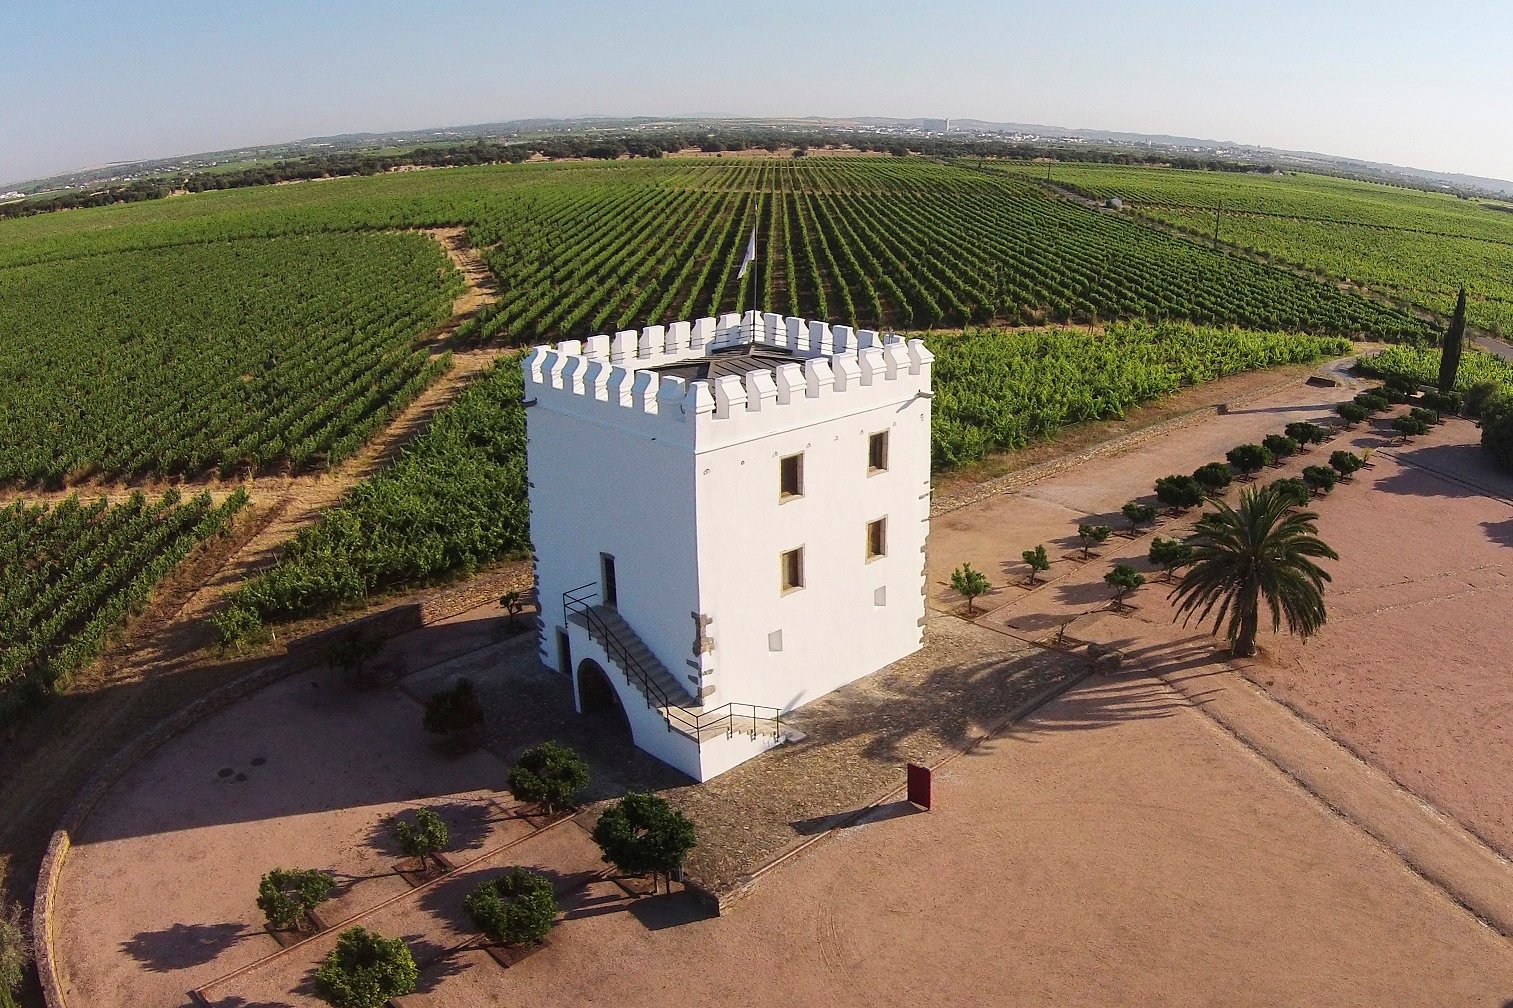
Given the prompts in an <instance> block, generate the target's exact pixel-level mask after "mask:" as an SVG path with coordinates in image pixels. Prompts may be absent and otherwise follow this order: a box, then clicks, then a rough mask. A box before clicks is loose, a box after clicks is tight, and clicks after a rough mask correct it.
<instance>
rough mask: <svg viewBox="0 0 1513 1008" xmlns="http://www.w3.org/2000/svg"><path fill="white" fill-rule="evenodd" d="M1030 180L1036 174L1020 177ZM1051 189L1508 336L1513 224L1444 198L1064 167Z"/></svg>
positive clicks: (1364, 185)
mask: <svg viewBox="0 0 1513 1008" xmlns="http://www.w3.org/2000/svg"><path fill="white" fill-rule="evenodd" d="M1024 171H1025V172H1027V173H1028V172H1029V171H1030V170H1029V169H1024ZM1052 175H1053V181H1054V183H1055V184H1056V185H1060V186H1063V187H1066V188H1070V189H1073V190H1075V191H1077V192H1079V193H1082V194H1084V195H1087V196H1090V197H1094V198H1097V199H1104V198H1107V197H1111V196H1117V197H1119V198H1120V199H1122V200H1123V201H1124V202H1125V203H1126V204H1128V205H1130V206H1131V207H1133V208H1134V210H1135V211H1136V212H1137V213H1140V214H1143V215H1146V216H1149V217H1152V218H1154V219H1156V220H1159V221H1163V222H1165V223H1167V224H1171V225H1174V226H1176V227H1180V228H1183V229H1185V230H1188V231H1190V232H1192V233H1194V234H1196V235H1201V236H1205V237H1207V236H1211V235H1212V234H1213V229H1214V210H1215V208H1220V209H1221V213H1220V218H1219V238H1220V240H1221V241H1222V242H1227V243H1231V244H1234V245H1238V246H1240V247H1242V248H1245V249H1248V250H1251V251H1254V252H1260V253H1264V254H1266V255H1269V256H1271V257H1273V258H1275V259H1276V260H1277V261H1279V262H1285V263H1290V264H1293V265H1297V266H1303V267H1306V268H1308V269H1311V270H1317V271H1320V272H1323V273H1326V274H1328V275H1330V276H1333V277H1338V278H1341V279H1349V280H1350V281H1352V282H1354V283H1357V284H1364V285H1365V286H1367V287H1369V288H1371V289H1372V290H1375V291H1379V292H1381V293H1385V294H1388V295H1390V296H1393V297H1396V298H1400V299H1403V300H1406V301H1409V302H1412V303H1413V304H1416V305H1419V306H1422V307H1424V308H1427V309H1428V310H1430V311H1433V312H1436V313H1439V314H1441V315H1445V314H1448V313H1449V311H1450V309H1451V307H1452V306H1453V305H1454V303H1455V295H1456V290H1457V289H1458V288H1459V287H1460V286H1461V285H1462V284H1464V285H1465V286H1466V288H1467V292H1468V298H1469V305H1468V316H1469V318H1470V321H1471V323H1472V324H1473V325H1476V326H1480V327H1482V328H1484V329H1486V330H1488V331H1490V332H1493V333H1496V334H1500V335H1508V334H1513V215H1510V214H1508V213H1505V212H1501V211H1496V210H1489V209H1487V208H1485V207H1483V206H1481V205H1480V204H1479V203H1477V202H1476V201H1474V200H1460V199H1456V198H1455V197H1453V196H1450V195H1448V194H1443V195H1442V194H1435V193H1425V192H1419V191H1417V190H1409V189H1398V188H1394V187H1391V186H1385V185H1378V184H1374V183H1369V182H1353V181H1349V180H1346V179H1335V178H1326V177H1323V176H1315V175H1298V176H1294V175H1289V176H1282V177H1278V176H1265V175H1245V174H1238V173H1233V172H1202V171H1179V170H1174V169H1149V168H1126V167H1113V166H1107V165H1096V166H1081V165H1058V166H1056V168H1055V170H1054V171H1053V173H1052Z"/></svg>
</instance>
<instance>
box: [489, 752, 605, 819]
mask: <svg viewBox="0 0 1513 1008" xmlns="http://www.w3.org/2000/svg"><path fill="white" fill-rule="evenodd" d="M509 784H510V792H511V793H512V794H514V796H515V798H516V799H517V800H519V801H527V802H538V803H540V804H541V806H542V807H543V808H545V809H546V810H547V811H548V812H556V811H557V810H559V809H567V808H573V807H575V806H576V805H577V803H578V796H579V795H580V794H582V793H583V789H584V788H586V787H588V764H587V763H585V762H584V761H583V757H581V756H579V755H578V754H577V753H576V752H574V751H573V750H572V749H569V748H568V747H567V746H565V745H562V744H561V743H560V742H552V741H547V742H542V743H541V744H540V745H538V746H533V747H532V748H530V749H527V750H526V751H525V752H523V753H521V754H520V759H519V760H517V761H516V762H515V765H514V766H513V767H511V768H510V776H509Z"/></svg>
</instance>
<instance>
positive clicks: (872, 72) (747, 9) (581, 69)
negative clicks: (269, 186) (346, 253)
mask: <svg viewBox="0 0 1513 1008" xmlns="http://www.w3.org/2000/svg"><path fill="white" fill-rule="evenodd" d="M1510 54H1513V2H1510V0H1481V2H1473V0H1448V2H1439V3H1434V4H1422V3H1407V2H1401V0H1381V2H1376V3H1365V2H1360V3H1353V2H1352V3H1347V2H1331V0H1316V2H1303V0H1264V2H1256V0H1250V2H1244V3H1241V2H1212V3H1204V2H1199V0H1168V2H1159V0H1148V2H1142V3H1130V2H1117V0H1114V2H1104V3H1094V2H1085V0H1070V2H1067V0H1060V2H1056V0H1034V2H1019V0H1013V2H1005V0H1000V2H977V0H936V2H923V0H921V2H914V3H908V4H903V3H892V2H888V0H873V2H866V3H863V2H857V0H804V2H791V0H753V2H750V3H715V2H706V3H695V2H690V0H651V2H646V0H643V2H634V0H630V2H624V0H622V2H617V3H598V2H589V0H557V2H548V3H535V2H508V0H497V2H483V0H446V2H441V0H438V2H434V3H421V2H397V0H364V2H336V0H329V2H315V0H311V2H309V3H293V2H283V0H264V2H258V0H245V2H241V3H229V2H220V0H197V2H193V3H173V2H154V0H138V2H125V0H119V2H96V3H78V2H48V3H26V2H24V0H0V182H4V181H16V180H20V179H24V178H33V177H37V176H40V175H48V174H53V173H55V172H59V171H66V170H69V169H74V168H81V167H85V166H88V165H95V164H101V163H105V162H110V161H125V160H136V159H141V158H149V157H161V156H168V155H174V154H188V153H196V152H199V151H207V150H216V149H223V148H228V147H239V146H245V145H248V144H257V143H268V142H273V141H279V140H291V139H298V138H301V137H307V136H317V135H321V134H332V133H349V132H363V131H369V130H394V129H418V128H422V127H427V126H449V125H462V124H467V123H477V122H489V121H497V120H504V119H515V118H523V117H528V116H573V115H587V114H609V115H679V114H725V115H795V116H797V115H834V116H856V115H885V116H904V117H911V116H920V115H928V116H942V117H944V116H953V117H962V118H977V119H988V120H997V121H1016V122H1030V123H1044V124H1050V125H1058V126H1068V127H1081V128H1094V129H1112V130H1128V131H1134V132H1147V133H1172V134H1179V135H1184V136H1197V137H1204V138H1212V139H1222V140H1236V141H1241V142H1247V143H1259V144H1265V145H1269V146H1275V147H1291V148H1298V149H1306V150H1318V151H1323V152H1326V153H1330V154H1340V155H1346V156H1352V157H1360V158H1365V159H1369V160H1375V161H1389V162H1395V163H1398V164H1405V165H1411V166H1414V167H1419V168H1429V169H1434V170H1439V171H1462V172H1467V173H1470V174H1476V175H1487V176H1492V177H1496V178H1502V179H1513V69H1510V68H1513V57H1510Z"/></svg>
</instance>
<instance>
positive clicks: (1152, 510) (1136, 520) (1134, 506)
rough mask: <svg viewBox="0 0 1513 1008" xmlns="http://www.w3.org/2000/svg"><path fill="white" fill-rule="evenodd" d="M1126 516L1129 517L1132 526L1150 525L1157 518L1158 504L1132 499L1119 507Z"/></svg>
mask: <svg viewBox="0 0 1513 1008" xmlns="http://www.w3.org/2000/svg"><path fill="white" fill-rule="evenodd" d="M1119 510H1120V511H1122V512H1123V513H1124V517H1125V518H1127V519H1129V523H1130V527H1131V528H1136V529H1138V528H1139V527H1140V526H1141V525H1149V524H1151V523H1152V522H1154V521H1155V520H1156V505H1154V504H1141V503H1140V502H1139V501H1130V502H1129V503H1128V504H1126V505H1124V507H1122V508H1120V509H1119Z"/></svg>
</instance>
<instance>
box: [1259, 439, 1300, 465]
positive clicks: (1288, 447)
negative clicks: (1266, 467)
mask: <svg viewBox="0 0 1513 1008" xmlns="http://www.w3.org/2000/svg"><path fill="white" fill-rule="evenodd" d="M1261 447H1262V448H1265V449H1266V450H1267V451H1269V452H1271V457H1272V458H1273V459H1278V460H1280V459H1284V458H1289V457H1291V456H1293V455H1296V454H1297V453H1298V443H1297V442H1296V441H1294V440H1293V439H1292V438H1290V437H1288V436H1287V435H1286V434H1268V435H1266V436H1265V437H1264V438H1262V439H1261Z"/></svg>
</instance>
